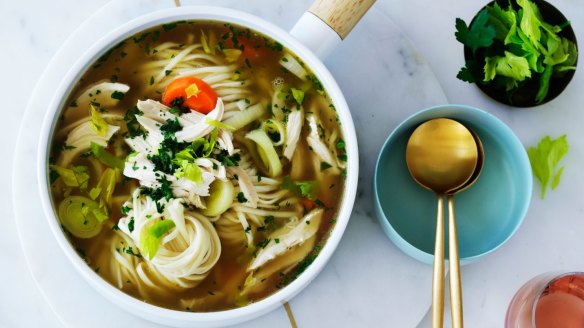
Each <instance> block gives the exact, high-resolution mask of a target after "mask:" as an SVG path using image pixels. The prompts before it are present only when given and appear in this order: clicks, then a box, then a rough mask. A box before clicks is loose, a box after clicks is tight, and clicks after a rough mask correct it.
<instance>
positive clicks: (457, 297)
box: [447, 195, 463, 328]
mask: <svg viewBox="0 0 584 328" xmlns="http://www.w3.org/2000/svg"><path fill="white" fill-rule="evenodd" d="M447 199H448V264H449V267H450V314H451V315H452V328H462V327H463V321H462V283H461V282H460V259H459V257H458V237H457V235H456V218H455V217H454V195H448V196H447Z"/></svg>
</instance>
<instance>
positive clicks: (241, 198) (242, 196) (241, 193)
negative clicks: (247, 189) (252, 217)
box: [237, 191, 247, 203]
mask: <svg viewBox="0 0 584 328" xmlns="http://www.w3.org/2000/svg"><path fill="white" fill-rule="evenodd" d="M237 201H238V202H240V203H245V202H247V198H245V196H244V195H243V192H241V191H240V192H239V193H238V194H237Z"/></svg>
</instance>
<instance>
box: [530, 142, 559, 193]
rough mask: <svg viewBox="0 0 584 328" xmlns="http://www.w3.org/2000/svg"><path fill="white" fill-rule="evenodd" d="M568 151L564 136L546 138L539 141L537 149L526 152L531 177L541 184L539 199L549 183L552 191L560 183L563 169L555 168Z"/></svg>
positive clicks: (532, 148)
mask: <svg viewBox="0 0 584 328" xmlns="http://www.w3.org/2000/svg"><path fill="white" fill-rule="evenodd" d="M568 149H569V145H568V139H567V137H566V135H565V134H564V135H563V136H561V137H559V138H557V139H554V140H552V139H551V138H550V137H549V136H546V137H544V138H543V139H541V140H540V142H539V143H538V144H537V147H530V148H529V149H528V150H527V155H528V156H529V161H530V162H531V168H532V170H533V175H534V176H535V178H536V179H537V180H538V181H539V183H540V184H541V199H544V197H545V192H546V190H547V187H548V185H549V184H550V182H551V189H552V190H553V189H555V188H556V187H557V186H558V184H559V183H560V178H561V176H562V173H563V172H564V167H563V166H562V167H560V168H557V166H558V164H559V163H560V161H561V160H562V158H563V157H564V156H565V155H566V154H567V153H568Z"/></svg>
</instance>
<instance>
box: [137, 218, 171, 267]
mask: <svg viewBox="0 0 584 328" xmlns="http://www.w3.org/2000/svg"><path fill="white" fill-rule="evenodd" d="M174 227H175V224H174V221H172V220H160V221H157V222H155V223H154V224H152V225H151V226H150V227H148V228H146V229H144V230H142V233H141V234H140V252H141V253H142V254H144V255H145V256H147V257H148V258H149V259H150V260H152V259H153V258H154V256H155V255H156V253H157V252H158V248H160V242H161V241H162V237H164V235H165V234H166V233H167V232H169V231H170V229H172V228H174Z"/></svg>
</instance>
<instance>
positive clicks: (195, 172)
mask: <svg viewBox="0 0 584 328" xmlns="http://www.w3.org/2000/svg"><path fill="white" fill-rule="evenodd" d="M174 176H175V177H177V178H183V177H184V178H186V179H189V180H191V181H194V182H196V183H199V184H200V183H203V172H201V169H200V168H199V167H198V166H197V164H195V163H191V162H189V161H187V160H182V161H180V167H179V168H178V169H177V170H176V171H175V173H174Z"/></svg>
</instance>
